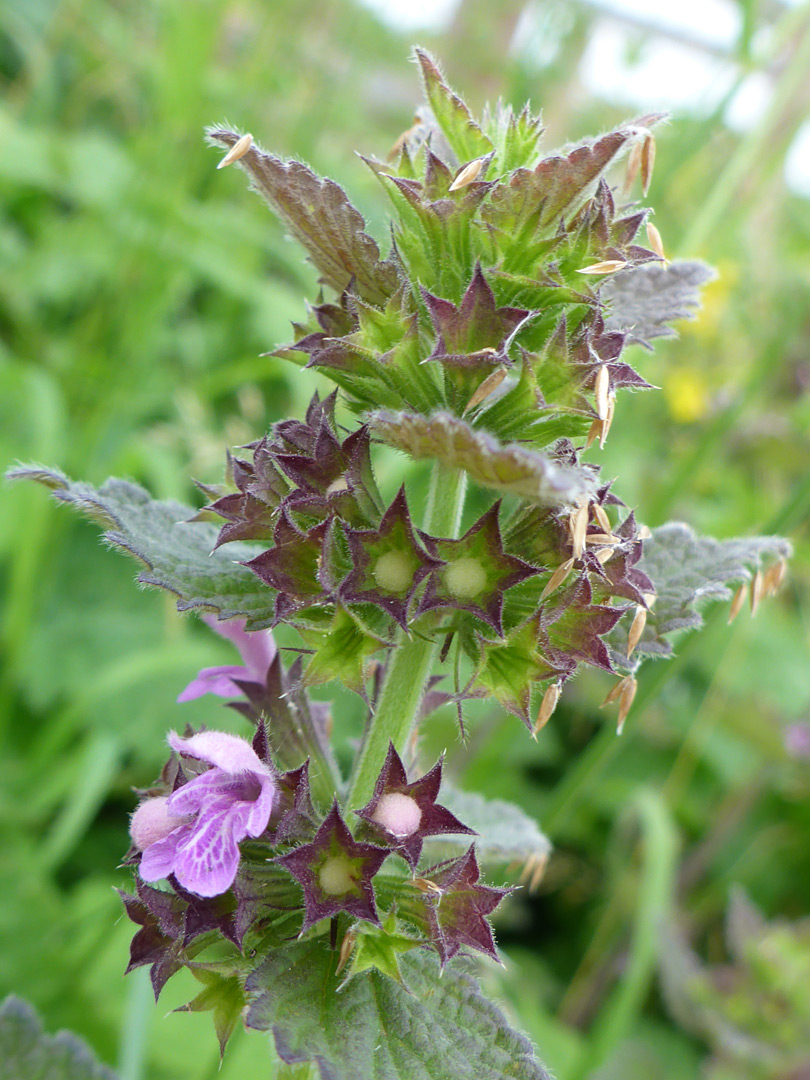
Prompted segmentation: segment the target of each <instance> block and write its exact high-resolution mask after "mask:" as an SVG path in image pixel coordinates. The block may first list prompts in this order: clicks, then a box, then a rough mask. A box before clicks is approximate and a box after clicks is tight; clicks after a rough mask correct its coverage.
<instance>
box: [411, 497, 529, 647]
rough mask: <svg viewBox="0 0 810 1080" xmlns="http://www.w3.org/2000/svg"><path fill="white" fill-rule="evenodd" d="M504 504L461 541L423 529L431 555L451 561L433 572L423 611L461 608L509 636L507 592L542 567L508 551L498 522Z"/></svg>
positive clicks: (490, 510) (424, 595)
mask: <svg viewBox="0 0 810 1080" xmlns="http://www.w3.org/2000/svg"><path fill="white" fill-rule="evenodd" d="M500 505H501V504H500V501H499V502H497V503H495V505H494V506H493V507H491V508H490V509H489V510H487V512H486V513H485V514H484V515H483V517H481V518H479V519H478V521H477V522H476V523H475V525H473V526H472V528H471V529H469V530H468V531H467V532H466V533H465V534H464V535H463V536H462V537H461V539H460V540H442V539H439V538H438V537H434V536H426V535H425V534H424V533H422V534H421V536H422V540H423V541H424V543H425V547H426V548H427V550H428V551H429V552H430V554H431V555H434V556H435V557H436V558H438V559H441V560H443V562H444V564H445V565H444V566H440V567H437V569H435V570H433V571H431V574H430V577H429V579H428V583H427V587H426V588H425V591H424V593H423V595H422V598H421V599H420V601H419V609H418V614H420V615H421V614H422V612H423V611H430V610H431V608H440V607H453V608H460V609H461V610H462V611H469V612H472V614H473V615H477V616H478V618H479V619H481V620H482V621H483V622H485V623H488V624H489V625H490V626H491V627H492V629H493V630H494V631H495V633H496V634H498V635H499V636H502V635H503V624H502V618H503V594H504V592H505V591H506V590H507V589H510V588H511V587H512V586H513V585H518V584H519V583H520V582H521V581H525V580H526V578H529V577H531V576H532V575H533V574H537V573H539V572H540V570H541V569H542V568H541V567H535V566H530V565H529V564H528V563H527V562H524V561H523V559H519V558H518V557H517V556H516V555H507V554H506V552H505V551H504V550H503V541H502V540H501V531H500V529H499V527H498V511H499V509H500Z"/></svg>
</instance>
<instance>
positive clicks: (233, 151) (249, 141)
mask: <svg viewBox="0 0 810 1080" xmlns="http://www.w3.org/2000/svg"><path fill="white" fill-rule="evenodd" d="M252 145H253V136H252V135H251V134H249V133H248V134H247V135H243V136H242V138H241V139H237V141H236V142H235V143H234V144H233V146H232V147H231V148H230V150H229V151H228V153H227V154H226V155H225V157H224V158H223V159H222V161H220V163H219V164H218V165H217V168H218V169H224V168H225V167H226V166H228V165H233V163H234V162H235V161H238V160H239V159H240V158H243V157H244V156H245V154H246V153H247V152H248V150H250V148H251V146H252Z"/></svg>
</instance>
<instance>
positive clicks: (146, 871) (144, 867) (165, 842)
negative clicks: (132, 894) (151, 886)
mask: <svg viewBox="0 0 810 1080" xmlns="http://www.w3.org/2000/svg"><path fill="white" fill-rule="evenodd" d="M191 829H192V826H191V825H180V826H179V827H178V828H176V829H174V831H173V832H170V833H169V835H168V836H165V837H164V838H163V839H162V840H157V841H156V842H155V843H154V844H150V845H149V847H148V848H145V849H144V852H143V855H141V861H140V865H139V866H138V873H139V874H140V876H141V878H142V879H143V880H144V881H160V879H161V878H165V877H168V876H169V874H171V872H172V871H173V870H174V864H175V860H176V859H177V848H178V846H179V845H180V844H181V843H182V842H183V841H184V840H185V839H186V838H187V836H188V835H189V834H190V833H191Z"/></svg>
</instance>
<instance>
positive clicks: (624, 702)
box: [616, 675, 638, 735]
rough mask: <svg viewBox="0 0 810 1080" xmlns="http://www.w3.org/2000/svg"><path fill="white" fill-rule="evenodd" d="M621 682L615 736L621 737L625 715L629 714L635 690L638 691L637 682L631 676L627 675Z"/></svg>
mask: <svg viewBox="0 0 810 1080" xmlns="http://www.w3.org/2000/svg"><path fill="white" fill-rule="evenodd" d="M622 682H623V683H624V685H623V686H622V692H621V694H620V695H619V716H618V719H617V721H616V734H617V735H621V733H622V731H623V730H624V722H625V720H626V719H627V714H628V713H629V712H630V706H631V705H632V704H633V699H634V698H635V696H636V690H637V689H638V682H637V681H636V679H634V678H633V676H632V675H627V676H626V677H625V678H624V679H623V680H622Z"/></svg>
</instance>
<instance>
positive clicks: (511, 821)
mask: <svg viewBox="0 0 810 1080" xmlns="http://www.w3.org/2000/svg"><path fill="white" fill-rule="evenodd" d="M442 802H443V803H444V805H445V806H446V807H447V808H448V810H452V812H453V813H454V814H455V815H456V817H458V818H460V819H461V821H463V822H464V824H465V825H467V826H469V828H471V829H474V830H475V832H477V833H478V836H477V837H475V853H476V855H477V856H478V860H479V862H481V863H482V864H483V865H484V866H502V865H504V864H505V863H511V862H518V861H519V862H526V861H527V860H529V859H532V858H534V859H542V858H546V857H547V856H548V855H549V854H550V852H551V843H550V842H549V839H548V837H547V836H545V834H544V833H543V832H541V830H540V827H539V826H538V824H537V822H536V821H534V819H533V818H530V817H529V816H528V815H527V814H526V813H524V811H523V810H521V809H520V807H519V806H515V804H514V803H510V802H505V801H504V800H503V799H486V798H484V796H483V795H479V794H478V792H474V791H458V790H457V789H456V788H453V787H451V786H450V785H449V784H445V785H444V787H443V788H442ZM469 846H470V845H469V840H468V839H467V837H465V836H453V837H451V836H443V837H441V838H435V839H428V840H426V841H425V852H426V854H427V853H429V854H430V855H431V856H434V855H435V856H436V857H437V858H438V857H444V858H447V857H450V856H452V855H458V854H459V853H460V852H462V851H465V850H466V849H467V848H468V847H469Z"/></svg>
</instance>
